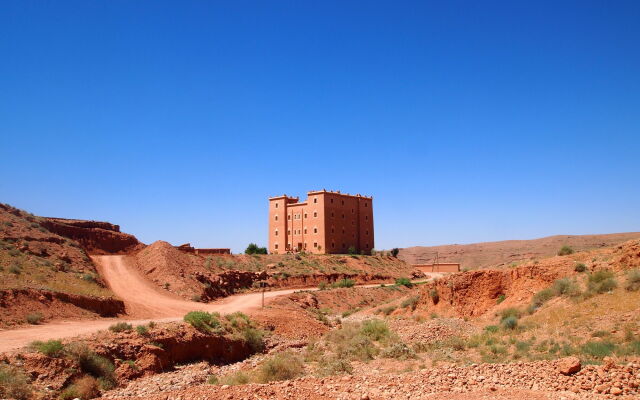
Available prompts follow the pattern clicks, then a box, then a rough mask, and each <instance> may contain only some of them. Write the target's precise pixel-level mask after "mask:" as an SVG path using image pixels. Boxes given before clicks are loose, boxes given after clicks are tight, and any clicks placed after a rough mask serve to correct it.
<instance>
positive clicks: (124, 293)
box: [0, 256, 379, 353]
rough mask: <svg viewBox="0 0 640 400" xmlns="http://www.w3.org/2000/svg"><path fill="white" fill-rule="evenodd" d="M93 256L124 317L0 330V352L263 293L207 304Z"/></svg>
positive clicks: (254, 304)
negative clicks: (187, 298) (121, 301)
mask: <svg viewBox="0 0 640 400" xmlns="http://www.w3.org/2000/svg"><path fill="white" fill-rule="evenodd" d="M93 260H94V262H95V263H96V265H97V266H98V272H99V273H100V275H101V276H102V277H103V278H104V280H105V281H106V282H107V285H108V286H109V288H110V289H111V290H112V291H113V292H114V293H115V294H116V296H118V297H119V298H120V299H122V300H123V301H124V303H125V308H126V311H127V317H124V318H102V319H98V320H89V321H54V322H51V323H47V324H44V325H33V326H29V327H26V328H19V329H12V330H7V331H0V353H2V352H7V351H12V350H16V349H19V348H21V347H24V346H26V345H28V344H29V343H31V342H33V341H34V340H49V339H61V338H67V337H73V336H78V335H84V334H88V333H93V332H97V331H99V330H103V329H107V328H109V326H111V325H113V324H114V323H116V322H118V321H127V322H129V323H131V324H134V325H135V324H144V323H148V322H149V321H156V322H170V321H180V320H182V318H183V316H184V315H185V314H186V313H188V312H189V311H209V312H212V311H217V312H219V313H221V314H227V313H232V312H236V311H242V312H245V313H247V312H251V311H253V310H257V309H259V308H260V307H261V306H262V293H247V294H239V295H234V296H229V297H226V298H224V299H220V300H218V301H215V302H212V303H207V304H205V303H196V302H193V301H186V300H184V299H182V298H180V297H178V296H175V295H172V294H171V293H169V292H166V291H163V290H161V289H159V288H157V287H155V286H154V285H153V283H151V282H149V281H148V280H147V279H146V278H144V277H143V276H142V275H140V274H139V273H138V271H137V270H136V269H135V268H134V267H131V266H129V265H128V264H127V259H126V257H125V256H94V257H93ZM363 286H364V287H375V286H379V285H378V284H375V285H363ZM299 290H300V289H284V290H275V291H270V292H266V293H265V294H264V297H265V302H266V301H268V300H270V299H273V298H274V297H278V296H282V295H286V294H290V293H294V292H296V291H299Z"/></svg>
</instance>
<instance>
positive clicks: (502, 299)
mask: <svg viewBox="0 0 640 400" xmlns="http://www.w3.org/2000/svg"><path fill="white" fill-rule="evenodd" d="M506 298H507V296H505V295H504V294H501V295H500V296H498V298H497V299H496V304H500V303H502V302H503V301H504V300H505V299H506Z"/></svg>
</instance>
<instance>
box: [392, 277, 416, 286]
mask: <svg viewBox="0 0 640 400" xmlns="http://www.w3.org/2000/svg"><path fill="white" fill-rule="evenodd" d="M396 285H397V286H406V287H408V288H410V287H412V286H413V283H411V279H409V278H398V279H396Z"/></svg>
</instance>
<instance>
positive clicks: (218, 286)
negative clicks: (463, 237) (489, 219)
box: [0, 205, 640, 400]
mask: <svg viewBox="0 0 640 400" xmlns="http://www.w3.org/2000/svg"><path fill="white" fill-rule="evenodd" d="M626 235H630V234H616V235H594V236H590V237H552V238H545V239H540V240H539V241H532V242H534V243H531V242H530V241H510V242H498V243H489V244H486V243H485V244H477V245H470V246H476V247H473V248H469V249H467V250H468V251H467V250H465V251H461V250H460V249H454V248H453V247H452V251H453V252H452V253H451V254H450V255H451V256H460V257H466V258H464V259H466V260H468V262H470V263H472V264H473V268H471V270H469V271H464V272H460V273H455V274H440V275H434V276H433V279H432V280H424V281H413V282H412V281H410V280H409V279H406V278H409V277H411V276H413V275H414V271H413V269H412V268H411V266H410V265H408V264H407V263H404V262H403V261H401V260H398V259H396V258H394V257H390V256H387V255H377V256H368V257H365V256H347V255H339V256H312V255H304V254H299V255H280V256H245V255H239V256H231V255H221V256H209V257H202V256H197V255H194V254H190V253H185V252H181V251H180V250H178V249H176V248H175V247H173V246H171V245H170V244H168V243H166V242H156V243H154V244H152V245H150V246H144V245H143V244H141V243H139V242H138V241H137V240H136V239H135V237H133V236H132V235H127V234H124V233H121V232H119V227H117V226H116V225H113V224H109V223H104V222H94V221H79V220H65V219H51V218H40V217H35V216H32V215H30V214H28V213H25V212H23V211H20V210H17V209H14V208H12V207H9V206H4V205H3V206H2V207H0V238H1V239H2V242H1V243H0V244H1V246H0V247H1V248H0V265H1V266H2V269H0V277H2V278H3V280H2V285H3V286H2V287H1V288H0V313H2V314H1V316H2V323H3V324H4V326H5V327H7V328H10V329H5V330H0V398H17V399H43V400H48V399H51V400H53V399H64V400H67V399H68V400H72V399H75V398H80V399H90V398H94V397H97V396H102V397H106V398H129V399H131V398H139V399H168V398H170V399H205V398H207V399H208V398H220V399H254V398H273V399H294V398H310V399H360V400H363V399H396V398H399V399H413V398H419V399H481V398H486V399H514V400H515V399H519V400H520V399H527V400H528V399H565V400H569V399H609V398H629V399H631V398H638V396H639V395H640V391H639V386H640V312H639V309H638V304H640V240H628V241H625V242H623V243H618V242H619V241H622V239H623V238H626V237H627V236H626ZM631 235H635V234H631ZM613 242H615V243H618V244H616V245H613V246H608V244H609V243H613ZM563 245H569V246H572V247H573V248H574V250H576V252H575V253H572V254H568V255H563V256H556V255H555V254H556V252H557V251H558V249H559V248H560V247H561V246H563ZM455 252H457V253H455ZM454 253H455V254H454ZM89 254H91V256H90V255H89ZM407 254H409V253H405V256H406V255H407ZM440 261H455V260H450V259H443V254H442V253H441V255H440ZM463 264H464V263H463ZM490 265H492V266H493V267H492V268H488V266H490ZM398 278H404V279H398ZM259 282H264V283H266V284H267V289H266V292H265V293H264V298H265V307H264V308H263V307H262V298H263V294H262V293H261V292H259V291H258V290H259V289H258V288H257V285H256V284H257V283H259ZM356 282H357V283H358V284H360V286H354V285H355V284H356ZM394 282H395V283H394ZM300 289H302V290H300ZM25 313H31V314H34V313H38V314H40V315H42V317H43V319H42V320H39V321H37V322H35V325H29V326H27V327H22V326H19V325H20V324H21V323H24V320H25V317H24V315H25ZM106 315H107V316H117V318H103V317H104V316H106ZM25 346H26V347H25ZM3 353H4V354H3Z"/></svg>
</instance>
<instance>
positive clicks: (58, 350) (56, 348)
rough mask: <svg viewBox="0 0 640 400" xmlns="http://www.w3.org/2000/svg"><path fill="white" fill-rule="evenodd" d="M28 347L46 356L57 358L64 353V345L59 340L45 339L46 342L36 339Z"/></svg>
mask: <svg viewBox="0 0 640 400" xmlns="http://www.w3.org/2000/svg"><path fill="white" fill-rule="evenodd" d="M29 347H30V348H32V349H33V350H35V351H37V352H39V353H42V354H44V355H45V356H47V357H55V358H57V357H62V356H63V355H64V345H63V344H62V342H61V341H59V340H47V341H46V342H42V341H39V340H38V341H35V342H32V343H31V344H30V345H29Z"/></svg>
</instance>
